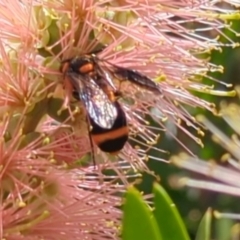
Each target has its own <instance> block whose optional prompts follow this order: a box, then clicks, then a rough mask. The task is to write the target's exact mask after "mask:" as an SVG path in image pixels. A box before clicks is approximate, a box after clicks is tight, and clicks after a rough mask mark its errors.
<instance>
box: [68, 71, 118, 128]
mask: <svg viewBox="0 0 240 240" xmlns="http://www.w3.org/2000/svg"><path fill="white" fill-rule="evenodd" d="M68 77H69V78H70V80H71V81H72V84H73V87H74V89H75V90H76V92H77V93H78V95H79V99H80V100H81V102H82V103H83V104H84V106H85V108H86V111H87V113H88V115H89V117H90V118H91V119H92V120H93V121H94V123H96V124H97V125H99V126H100V127H102V128H106V129H110V128H111V127H112V126H113V124H114V122H115V120H116V118H117V109H116V107H115V106H114V104H113V103H112V102H111V101H110V99H109V98H108V96H107V95H106V94H105V93H104V91H103V90H102V89H101V88H100V87H99V86H98V85H97V84H96V82H95V80H94V79H92V78H91V77H90V76H89V75H86V76H80V75H79V74H74V73H71V74H69V76H68Z"/></svg>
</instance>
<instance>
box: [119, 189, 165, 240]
mask: <svg viewBox="0 0 240 240" xmlns="http://www.w3.org/2000/svg"><path fill="white" fill-rule="evenodd" d="M123 210H124V215H123V231H122V239H123V240H135V239H136V240H147V239H149V240H150V239H151V240H161V239H162V238H161V236H160V233H159V231H158V226H157V223H156V220H155V219H154V217H153V215H152V213H151V211H150V209H149V208H148V206H147V204H146V203H145V202H144V201H143V199H142V196H141V195H140V193H139V192H138V191H137V190H136V189H135V188H129V190H128V192H127V194H126V202H125V204H124V206H123Z"/></svg>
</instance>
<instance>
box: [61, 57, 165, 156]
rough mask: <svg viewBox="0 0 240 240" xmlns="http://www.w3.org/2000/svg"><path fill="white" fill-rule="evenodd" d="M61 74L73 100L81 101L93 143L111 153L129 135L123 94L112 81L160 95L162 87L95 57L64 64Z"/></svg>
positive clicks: (77, 59)
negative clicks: (121, 98) (123, 106)
mask: <svg viewBox="0 0 240 240" xmlns="http://www.w3.org/2000/svg"><path fill="white" fill-rule="evenodd" d="M61 71H62V73H63V75H64V81H65V83H66V84H67V85H68V86H70V87H71V89H72V94H73V96H74V98H76V99H77V100H80V101H81V102H82V104H83V105H84V108H85V109H86V114H87V119H88V122H89V125H90V128H89V135H90V139H91V140H92V141H93V142H94V143H95V144H96V145H97V146H98V147H99V148H100V149H101V150H102V151H104V152H108V153H118V152H119V151H120V150H122V148H123V147H124V145H125V143H126V142H127V140H128V134H129V129H128V123H127V117H126V113H125V112H124V110H123V108H122V107H121V105H120V103H119V102H118V98H119V96H120V92H119V91H118V89H116V87H115V85H114V83H113V79H117V80H119V81H120V82H121V81H129V82H131V83H133V84H136V85H138V86H140V87H142V88H145V89H147V90H150V91H152V92H158V93H160V92H161V91H160V88H159V86H158V85H157V84H156V83H155V82H153V81H152V80H151V79H149V78H148V77H146V76H144V75H142V74H140V73H139V72H137V71H134V70H131V69H128V68H123V67H118V66H116V65H113V64H110V63H109V62H107V61H104V60H102V59H99V58H98V57H97V55H96V54H94V53H91V54H86V55H83V56H79V57H76V58H72V59H67V60H64V61H63V62H62V66H61Z"/></svg>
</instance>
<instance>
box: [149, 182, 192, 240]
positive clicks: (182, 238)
mask: <svg viewBox="0 0 240 240" xmlns="http://www.w3.org/2000/svg"><path fill="white" fill-rule="evenodd" d="M153 192H154V203H155V210H154V212H153V213H154V216H155V218H156V220H157V223H158V227H159V231H160V233H161V236H162V238H163V239H174V240H175V239H177V240H190V238H189V235H188V233H187V230H186V228H185V225H184V223H183V221H182V219H181V217H180V215H179V213H178V210H177V208H176V206H175V204H174V203H173V202H172V200H171V199H170V197H169V196H168V194H167V193H166V191H165V190H164V189H163V188H162V187H161V186H160V185H159V184H154V188H153Z"/></svg>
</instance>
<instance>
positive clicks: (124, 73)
mask: <svg viewBox="0 0 240 240" xmlns="http://www.w3.org/2000/svg"><path fill="white" fill-rule="evenodd" d="M114 68H115V69H114V75H115V76H116V77H117V78H118V79H119V80H128V81H130V82H132V83H134V84H136V85H139V86H140V87H143V88H146V89H148V90H150V91H153V92H158V93H159V92H161V90H160V88H159V86H158V85H157V84H156V83H155V82H154V81H152V80H151V79H150V78H148V77H147V76H145V75H143V74H141V73H139V72H137V71H135V70H131V69H128V68H123V67H117V66H115V67H114Z"/></svg>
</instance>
